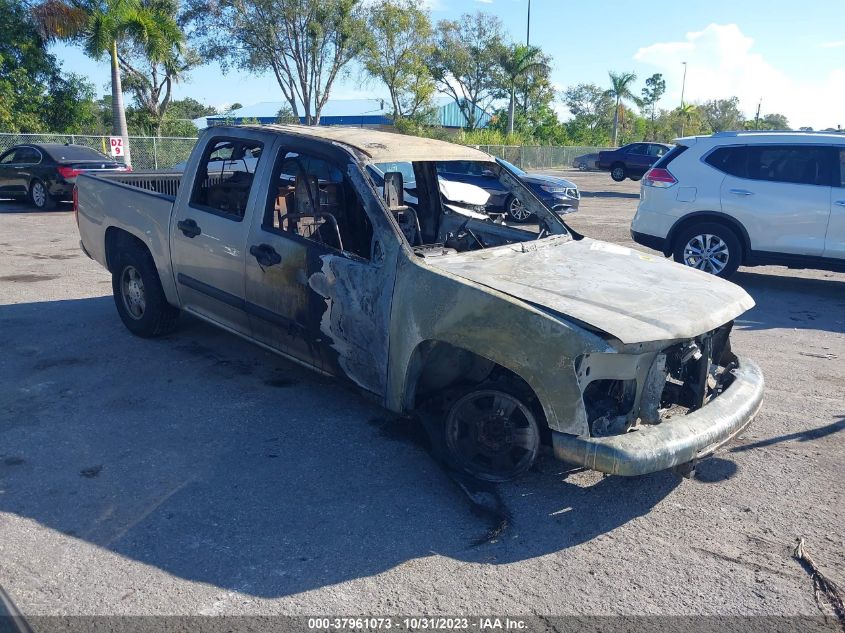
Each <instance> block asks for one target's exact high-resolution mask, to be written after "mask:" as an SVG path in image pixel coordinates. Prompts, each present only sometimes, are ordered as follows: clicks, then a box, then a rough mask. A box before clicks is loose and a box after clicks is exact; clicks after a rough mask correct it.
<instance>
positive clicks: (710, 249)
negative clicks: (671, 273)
mask: <svg viewBox="0 0 845 633" xmlns="http://www.w3.org/2000/svg"><path fill="white" fill-rule="evenodd" d="M672 254H673V256H674V259H675V261H676V262H678V263H679V264H684V265H686V266H689V267H690V268H697V269H698V270H703V271H704V272H707V273H710V274H711V275H716V276H717V277H722V278H723V279H727V278H728V277H730V276H731V275H733V274H734V273H735V272H736V270H737V268H739V265H740V263H741V262H742V244H741V242H740V241H739V238H738V237H737V235H736V233H734V231H733V230H732V229H730V228H728V227H727V226H725V225H724V224H721V223H719V222H702V223H701V224H695V225H693V226H690V227H689V228H686V229H684V230H682V231H681V232H680V233H679V234H678V236H677V238H675V243H674V248H673V252H672Z"/></svg>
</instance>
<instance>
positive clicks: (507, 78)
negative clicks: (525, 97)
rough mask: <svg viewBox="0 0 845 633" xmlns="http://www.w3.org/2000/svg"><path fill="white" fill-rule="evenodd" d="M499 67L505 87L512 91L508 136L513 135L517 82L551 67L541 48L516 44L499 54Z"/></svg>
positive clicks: (509, 106)
mask: <svg viewBox="0 0 845 633" xmlns="http://www.w3.org/2000/svg"><path fill="white" fill-rule="evenodd" d="M499 66H500V67H501V72H502V78H503V79H504V82H505V85H506V86H507V87H508V88H509V90H510V103H509V105H508V134H513V125H514V117H515V114H516V87H517V82H518V81H519V80H520V79H522V78H523V77H525V76H526V75H528V74H529V73H531V72H535V73H537V72H540V71H543V70H546V71H548V68H549V65H548V63H547V62H546V56H545V55H543V51H542V50H541V49H540V48H539V47H537V46H526V45H524V44H515V45H513V46H509V47H507V48H503V49H502V51H501V53H500V54H499Z"/></svg>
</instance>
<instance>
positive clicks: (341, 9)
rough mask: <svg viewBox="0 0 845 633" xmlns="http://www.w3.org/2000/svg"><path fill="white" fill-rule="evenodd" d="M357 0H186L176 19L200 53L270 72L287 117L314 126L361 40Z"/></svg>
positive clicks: (225, 63) (361, 21)
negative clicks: (190, 34)
mask: <svg viewBox="0 0 845 633" xmlns="http://www.w3.org/2000/svg"><path fill="white" fill-rule="evenodd" d="M361 5H362V2H361V0H187V1H186V6H187V9H186V12H185V14H184V21H185V23H186V24H188V25H190V26H192V27H193V37H194V39H195V41H196V42H197V44H198V47H199V50H200V52H201V53H202V54H203V55H204V56H205V57H207V58H210V59H214V60H219V61H220V62H221V63H222V64H223V66H224V68H228V67H230V66H234V67H236V68H241V69H244V70H248V71H252V72H256V73H263V72H266V71H268V70H270V71H272V72H273V75H274V76H275V78H276V82H277V83H278V84H279V88H280V89H281V91H282V94H283V95H284V97H285V99H286V100H287V102H288V103H289V104H290V107H291V111H292V112H293V114H294V116H297V117H298V116H300V110H302V116H303V117H304V118H305V123H306V124H307V125H319V123H320V114H321V112H322V110H323V106H325V104H326V101H328V98H329V95H330V94H331V89H332V86H333V85H334V82H335V80H336V79H337V77H338V75H339V74H340V73H341V71H342V70H343V69H344V68H345V67H346V65H347V64H348V63H349V62H350V61H351V60H352V59H354V58H355V57H356V56H357V55H358V54H359V53H360V52H361V50H362V49H363V47H364V45H365V43H366V20H365V19H364V13H363V8H362V6H361Z"/></svg>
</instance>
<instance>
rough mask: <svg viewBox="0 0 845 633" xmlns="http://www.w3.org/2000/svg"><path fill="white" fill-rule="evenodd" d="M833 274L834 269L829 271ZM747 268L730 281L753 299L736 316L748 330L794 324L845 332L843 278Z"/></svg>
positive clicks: (739, 322) (799, 326) (839, 276)
mask: <svg viewBox="0 0 845 633" xmlns="http://www.w3.org/2000/svg"><path fill="white" fill-rule="evenodd" d="M831 274H832V275H836V273H831ZM836 276H837V277H838V279H837V278H833V279H808V278H806V277H795V276H790V275H789V273H788V272H787V274H785V275H776V274H768V273H762V272H748V271H747V269H746V270H743V271H742V272H739V273H737V274H736V275H735V276H734V277H732V278H731V281H732V282H734V283H736V284H739V285H740V286H742V287H743V288H744V289H745V290H746V292H748V294H750V295H751V296H752V297H753V298H754V301H755V302H756V303H757V305H756V307H754V308H752V309H751V310H750V311H748V312H746V313H745V314H743V315H742V316H741V317H740V318H738V319H737V321H736V323H737V326H738V327H741V328H743V329H748V330H768V329H772V328H790V329H792V328H797V329H802V330H826V331H829V332H845V281H842V275H836Z"/></svg>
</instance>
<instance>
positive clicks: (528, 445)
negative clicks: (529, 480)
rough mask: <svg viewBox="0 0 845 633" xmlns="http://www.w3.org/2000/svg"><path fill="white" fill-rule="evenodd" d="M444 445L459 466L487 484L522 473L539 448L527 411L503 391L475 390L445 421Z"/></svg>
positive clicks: (533, 426)
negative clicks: (486, 481)
mask: <svg viewBox="0 0 845 633" xmlns="http://www.w3.org/2000/svg"><path fill="white" fill-rule="evenodd" d="M446 444H447V446H448V448H449V451H450V452H451V453H452V455H453V456H454V457H455V458H456V459H457V460H458V462H459V466H460V467H462V468H463V469H464V470H466V471H467V472H469V473H470V474H472V475H474V476H475V477H478V478H479V479H485V480H488V481H505V480H507V479H511V478H513V477H515V476H516V475H519V474H520V473H522V472H524V471H525V470H526V469H527V468H528V467H529V466H530V465H531V462H533V460H534V457H535V456H536V454H537V450H538V448H539V445H540V434H539V429H538V427H537V422H536V420H535V418H534V416H533V414H532V413H531V411H529V409H528V408H527V407H526V406H525V405H524V404H522V403H521V402H520V401H519V400H517V399H516V398H514V397H513V396H511V395H509V394H507V393H504V392H502V391H495V390H485V391H474V392H472V393H470V394H467V395H465V396H464V397H463V398H461V399H460V400H458V401H457V402H456V403H455V404H454V405H453V406H452V408H451V409H450V410H449V415H448V417H447V419H446Z"/></svg>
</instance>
